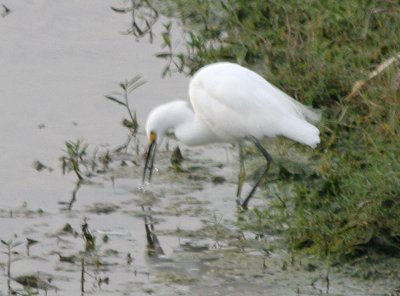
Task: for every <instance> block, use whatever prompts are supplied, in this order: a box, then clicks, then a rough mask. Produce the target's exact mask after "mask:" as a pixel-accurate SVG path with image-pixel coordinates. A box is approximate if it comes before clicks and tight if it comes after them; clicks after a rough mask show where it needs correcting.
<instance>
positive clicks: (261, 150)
mask: <svg viewBox="0 0 400 296" xmlns="http://www.w3.org/2000/svg"><path fill="white" fill-rule="evenodd" d="M250 141H251V142H253V143H254V145H256V147H257V148H258V150H260V152H261V153H262V155H263V156H264V157H265V159H266V160H267V165H266V167H265V169H264V172H263V173H262V174H261V176H260V177H259V178H258V180H257V182H256V184H254V186H253V188H252V189H251V191H250V193H249V195H248V196H247V197H246V199H245V200H244V202H243V203H242V208H243V209H245V210H246V209H247V205H248V203H249V201H250V199H251V197H252V196H253V194H254V192H255V191H256V189H257V187H258V185H260V183H261V181H262V179H263V178H264V177H265V176H266V175H267V173H268V170H269V167H270V166H271V162H272V157H271V155H270V154H269V153H268V151H267V150H265V148H264V147H263V146H262V145H261V143H260V141H259V140H258V139H257V138H255V137H251V138H250Z"/></svg>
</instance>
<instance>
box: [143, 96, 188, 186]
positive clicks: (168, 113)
mask: <svg viewBox="0 0 400 296" xmlns="http://www.w3.org/2000/svg"><path fill="white" fill-rule="evenodd" d="M189 110H190V109H189V108H188V105H187V103H186V102H184V101H172V102H170V103H166V104H163V105H160V106H158V107H156V108H154V109H153V110H152V111H151V112H150V114H149V116H148V117H147V121H146V136H147V140H148V143H149V148H148V150H147V154H146V162H145V166H144V171H143V178H142V182H143V183H145V182H146V175H147V174H148V177H147V182H149V183H150V181H151V177H152V173H153V166H154V159H155V155H156V151H157V150H156V149H157V145H159V144H161V142H162V141H163V139H164V138H165V136H166V135H170V134H173V133H174V132H175V128H176V127H177V126H178V125H179V124H181V123H183V122H185V120H186V119H187V118H188V116H190V112H191V111H189Z"/></svg>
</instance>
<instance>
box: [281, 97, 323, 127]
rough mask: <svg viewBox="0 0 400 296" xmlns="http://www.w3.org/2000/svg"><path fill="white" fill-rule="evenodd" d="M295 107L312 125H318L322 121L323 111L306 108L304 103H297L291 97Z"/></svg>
mask: <svg viewBox="0 0 400 296" xmlns="http://www.w3.org/2000/svg"><path fill="white" fill-rule="evenodd" d="M289 98H290V99H291V101H292V103H294V105H295V109H296V111H297V113H298V114H299V115H301V116H302V117H304V119H305V120H307V121H308V122H311V123H316V122H318V121H320V120H321V111H320V110H317V109H313V108H311V107H308V106H305V105H303V104H302V103H300V102H298V101H296V100H295V99H293V98H291V97H289Z"/></svg>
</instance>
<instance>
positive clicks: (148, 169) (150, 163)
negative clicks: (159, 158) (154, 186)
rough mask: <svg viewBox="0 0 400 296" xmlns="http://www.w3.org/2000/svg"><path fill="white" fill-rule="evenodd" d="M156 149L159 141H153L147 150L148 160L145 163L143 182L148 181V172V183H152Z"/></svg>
mask: <svg viewBox="0 0 400 296" xmlns="http://www.w3.org/2000/svg"><path fill="white" fill-rule="evenodd" d="M156 149H157V143H156V141H153V142H152V143H151V144H150V145H149V149H148V150H147V154H146V162H145V164H144V170H143V177H142V183H143V184H145V183H146V174H147V175H148V176H147V177H148V178H147V182H148V183H150V181H151V177H152V176H153V170H154V159H155V157H156Z"/></svg>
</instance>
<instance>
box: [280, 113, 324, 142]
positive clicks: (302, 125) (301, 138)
mask: <svg viewBox="0 0 400 296" xmlns="http://www.w3.org/2000/svg"><path fill="white" fill-rule="evenodd" d="M310 111H311V110H310ZM304 115H305V117H306V118H309V117H308V116H314V114H313V113H310V114H309V115H307V114H304ZM313 118H315V117H313ZM318 119H319V118H318ZM310 121H311V120H310ZM279 134H280V135H282V136H284V137H286V138H289V139H292V140H294V141H297V142H299V143H302V144H305V145H308V146H310V147H311V148H315V147H316V146H317V145H318V144H319V143H320V138H319V130H318V128H316V127H315V126H314V125H312V124H311V123H309V122H307V121H305V120H302V119H299V118H296V117H292V118H287V119H286V120H285V123H284V124H283V125H282V130H281V132H280V133H279Z"/></svg>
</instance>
